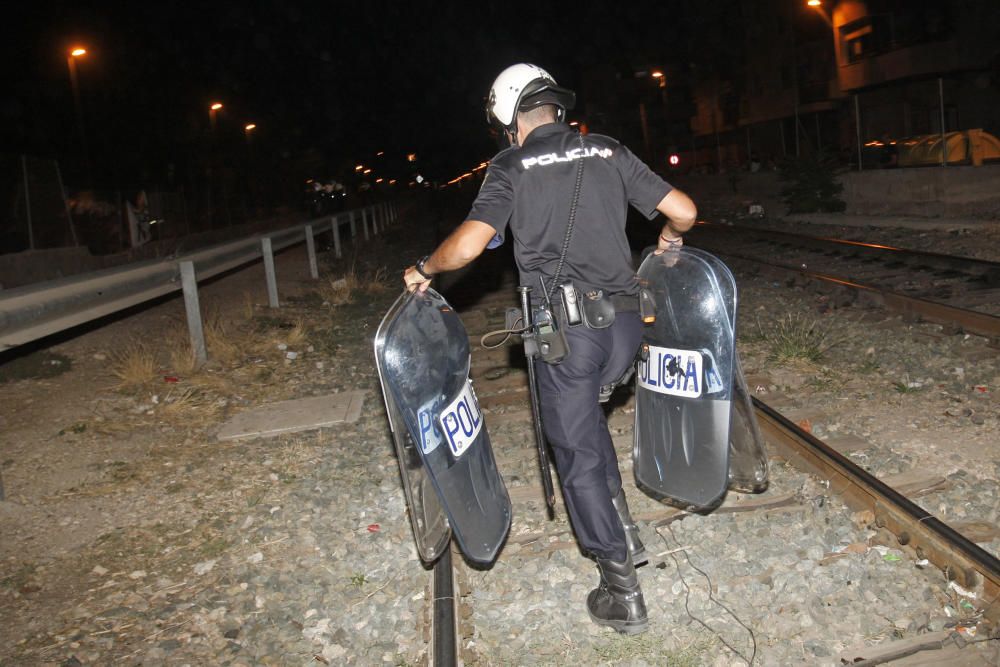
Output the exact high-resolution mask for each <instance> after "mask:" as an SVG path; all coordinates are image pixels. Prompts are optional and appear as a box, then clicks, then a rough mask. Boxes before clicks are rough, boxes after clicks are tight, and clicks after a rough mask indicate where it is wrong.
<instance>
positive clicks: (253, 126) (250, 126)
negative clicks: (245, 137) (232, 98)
mask: <svg viewBox="0 0 1000 667" xmlns="http://www.w3.org/2000/svg"><path fill="white" fill-rule="evenodd" d="M256 129H257V124H256V123H247V124H246V125H244V126H243V130H244V131H245V132H252V131H254V130H256Z"/></svg>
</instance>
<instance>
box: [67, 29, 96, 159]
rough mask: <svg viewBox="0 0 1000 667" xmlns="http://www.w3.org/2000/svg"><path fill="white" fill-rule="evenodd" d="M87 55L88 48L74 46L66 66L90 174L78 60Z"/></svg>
mask: <svg viewBox="0 0 1000 667" xmlns="http://www.w3.org/2000/svg"><path fill="white" fill-rule="evenodd" d="M85 55H87V49H85V48H83V47H82V46H74V47H73V48H72V49H70V50H69V53H68V54H67V56H66V66H67V67H68V68H69V83H70V87H71V88H72V89H73V105H74V107H75V109H76V127H77V130H78V131H79V133H80V147H81V148H82V150H83V161H84V164H85V165H86V166H87V175H88V177H89V176H90V151H89V150H88V147H87V133H86V131H85V130H84V125H83V105H82V104H80V78H79V76H78V74H77V69H76V60H77V58H82V57H83V56H85Z"/></svg>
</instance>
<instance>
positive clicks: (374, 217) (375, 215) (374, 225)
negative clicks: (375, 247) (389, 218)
mask: <svg viewBox="0 0 1000 667" xmlns="http://www.w3.org/2000/svg"><path fill="white" fill-rule="evenodd" d="M379 208H380V205H379V204H375V205H374V206H372V236H375V235H376V234H378V225H379Z"/></svg>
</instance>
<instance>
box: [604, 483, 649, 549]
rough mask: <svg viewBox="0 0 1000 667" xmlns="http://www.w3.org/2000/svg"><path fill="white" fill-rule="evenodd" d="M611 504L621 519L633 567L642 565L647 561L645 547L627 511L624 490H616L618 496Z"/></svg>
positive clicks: (637, 528)
mask: <svg viewBox="0 0 1000 667" xmlns="http://www.w3.org/2000/svg"><path fill="white" fill-rule="evenodd" d="M611 503H612V504H613V505H614V506H615V511H616V512H618V518H619V519H621V522H622V528H624V529H625V544H626V545H627V546H628V552H629V555H630V556H632V562H633V563H634V564H635V565H642V564H643V563H645V562H647V561H648V560H649V559H648V558H647V557H646V545H645V544H643V543H642V540H641V539H639V526H637V525H635V521H633V520H632V515H631V514H630V513H629V511H628V503H627V502H626V501H625V489H618V495H617V496H615V497H614V498H612V499H611Z"/></svg>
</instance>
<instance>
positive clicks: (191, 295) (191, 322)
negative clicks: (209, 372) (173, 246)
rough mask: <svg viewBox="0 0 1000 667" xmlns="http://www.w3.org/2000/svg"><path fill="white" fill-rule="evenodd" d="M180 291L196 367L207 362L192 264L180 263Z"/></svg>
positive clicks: (203, 331)
mask: <svg viewBox="0 0 1000 667" xmlns="http://www.w3.org/2000/svg"><path fill="white" fill-rule="evenodd" d="M180 267H181V289H182V290H183V292H184V310H185V311H186V312H187V322H188V335H190V337H191V351H192V352H194V359H195V362H196V363H197V365H198V366H201V365H202V364H204V363H205V362H206V361H208V353H207V352H206V350H205V330H204V328H203V327H202V323H201V306H200V305H199V303H198V279H197V278H196V277H195V273H194V262H192V261H190V260H187V261H183V262H180Z"/></svg>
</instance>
